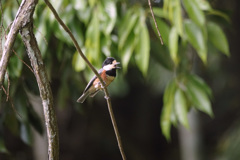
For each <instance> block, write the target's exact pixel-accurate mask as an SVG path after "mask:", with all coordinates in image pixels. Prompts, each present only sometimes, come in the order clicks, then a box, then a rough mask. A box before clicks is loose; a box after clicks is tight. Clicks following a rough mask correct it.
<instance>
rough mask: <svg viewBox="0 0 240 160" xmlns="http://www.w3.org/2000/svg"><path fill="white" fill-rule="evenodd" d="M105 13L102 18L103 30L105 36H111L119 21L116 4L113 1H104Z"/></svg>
mask: <svg viewBox="0 0 240 160" xmlns="http://www.w3.org/2000/svg"><path fill="white" fill-rule="evenodd" d="M103 8H104V11H103V13H102V16H101V17H102V18H101V20H102V21H101V24H103V25H102V26H101V29H102V30H103V31H104V33H105V35H109V34H110V33H111V32H112V30H113V27H114V25H115V23H116V20H117V9H116V5H115V2H113V1H103Z"/></svg>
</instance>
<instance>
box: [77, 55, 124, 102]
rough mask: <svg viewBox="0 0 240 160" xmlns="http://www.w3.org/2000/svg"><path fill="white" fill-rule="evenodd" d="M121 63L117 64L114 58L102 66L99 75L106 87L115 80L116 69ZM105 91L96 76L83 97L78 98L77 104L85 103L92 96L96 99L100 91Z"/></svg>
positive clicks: (108, 59)
mask: <svg viewBox="0 0 240 160" xmlns="http://www.w3.org/2000/svg"><path fill="white" fill-rule="evenodd" d="M118 64H120V62H117V61H116V60H115V59H114V58H112V57H108V58H107V59H106V60H105V61H104V62H103V64H102V68H101V69H100V70H99V71H98V74H99V75H100V76H101V78H102V80H103V81H104V83H105V85H106V87H107V86H109V84H110V83H111V82H112V81H113V80H114V78H115V77H116V75H117V73H116V69H119V68H120V67H118V66H117V65H118ZM102 89H103V86H102V85H101V82H100V80H99V79H98V78H97V76H96V75H95V76H94V77H93V78H92V79H91V81H90V82H89V83H88V85H87V87H86V88H85V90H84V92H83V94H82V96H81V97H80V98H78V100H77V102H80V103H83V102H84V101H85V99H86V98H87V97H88V96H90V97H94V96H95V95H96V94H97V93H98V92H99V91H100V90H102Z"/></svg>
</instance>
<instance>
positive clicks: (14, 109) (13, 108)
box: [2, 85, 22, 118]
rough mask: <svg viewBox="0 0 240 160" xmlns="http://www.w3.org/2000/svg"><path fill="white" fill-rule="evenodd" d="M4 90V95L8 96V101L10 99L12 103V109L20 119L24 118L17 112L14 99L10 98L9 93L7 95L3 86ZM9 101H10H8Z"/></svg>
mask: <svg viewBox="0 0 240 160" xmlns="http://www.w3.org/2000/svg"><path fill="white" fill-rule="evenodd" d="M2 90H3V91H4V93H5V94H6V95H7V99H9V101H10V103H11V107H12V110H13V111H14V112H15V113H16V114H17V115H18V116H19V117H20V118H22V116H21V115H20V114H19V113H18V112H17V110H16V108H15V107H14V105H13V102H12V98H11V97H10V96H9V93H7V91H6V89H5V88H4V87H3V85H2ZM6 101H8V100H6Z"/></svg>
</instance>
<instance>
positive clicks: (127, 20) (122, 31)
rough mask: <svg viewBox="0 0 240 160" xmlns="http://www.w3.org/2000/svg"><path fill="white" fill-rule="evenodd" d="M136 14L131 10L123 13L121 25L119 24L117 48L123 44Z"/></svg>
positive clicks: (120, 47) (134, 21)
mask: <svg viewBox="0 0 240 160" xmlns="http://www.w3.org/2000/svg"><path fill="white" fill-rule="evenodd" d="M137 18H138V15H137V14H135V13H134V12H132V11H131V10H129V11H128V13H127V14H126V15H125V17H124V19H123V21H122V23H121V25H120V26H119V44H118V47H119V49H122V47H123V46H124V44H125V42H126V40H127V38H128V36H129V34H130V32H131V31H132V29H133V27H134V25H135V24H136V21H137Z"/></svg>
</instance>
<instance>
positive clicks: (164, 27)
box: [150, 17, 170, 45]
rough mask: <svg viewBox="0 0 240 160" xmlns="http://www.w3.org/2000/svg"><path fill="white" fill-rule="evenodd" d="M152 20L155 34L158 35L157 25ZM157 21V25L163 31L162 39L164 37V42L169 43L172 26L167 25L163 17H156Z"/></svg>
mask: <svg viewBox="0 0 240 160" xmlns="http://www.w3.org/2000/svg"><path fill="white" fill-rule="evenodd" d="M150 22H151V26H152V28H153V30H154V32H155V34H156V35H157V37H158V32H157V29H156V27H155V23H154V21H153V20H152V19H150ZM156 22H157V26H158V28H159V31H160V33H161V36H162V39H163V42H164V43H165V44H166V45H168V42H169V41H168V38H169V32H170V28H169V26H168V25H167V23H166V22H164V21H162V20H161V19H159V18H157V17H156Z"/></svg>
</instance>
